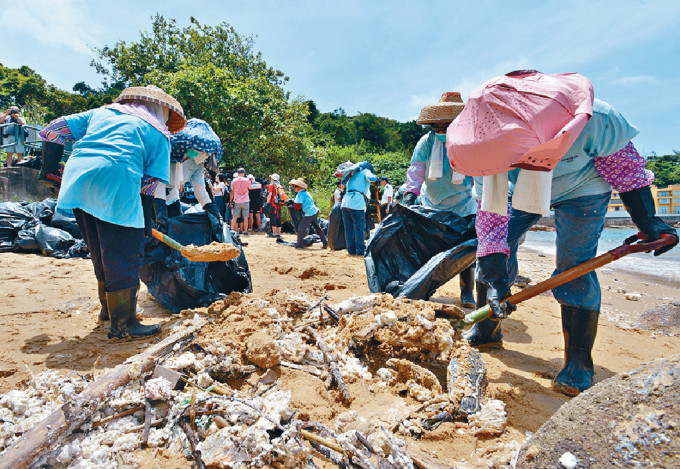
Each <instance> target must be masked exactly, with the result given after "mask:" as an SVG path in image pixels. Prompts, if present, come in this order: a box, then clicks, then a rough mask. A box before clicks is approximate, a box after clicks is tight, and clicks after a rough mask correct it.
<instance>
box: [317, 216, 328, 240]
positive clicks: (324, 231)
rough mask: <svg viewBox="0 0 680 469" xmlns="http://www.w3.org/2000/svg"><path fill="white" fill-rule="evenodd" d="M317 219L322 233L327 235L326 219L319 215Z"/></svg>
mask: <svg viewBox="0 0 680 469" xmlns="http://www.w3.org/2000/svg"><path fill="white" fill-rule="evenodd" d="M317 221H318V222H319V226H320V227H321V229H322V230H323V233H324V234H325V235H326V236H328V220H326V219H325V218H321V217H319V218H318V220H317Z"/></svg>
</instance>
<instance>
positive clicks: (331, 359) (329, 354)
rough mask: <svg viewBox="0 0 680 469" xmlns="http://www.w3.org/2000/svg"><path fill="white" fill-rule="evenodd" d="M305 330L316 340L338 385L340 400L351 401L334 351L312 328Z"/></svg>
mask: <svg viewBox="0 0 680 469" xmlns="http://www.w3.org/2000/svg"><path fill="white" fill-rule="evenodd" d="M305 331H306V332H307V334H309V335H311V336H312V337H313V338H314V340H315V341H316V346H317V347H319V349H320V350H321V352H322V353H323V356H324V359H325V360H326V363H327V364H328V366H329V368H330V369H331V376H332V377H333V379H334V380H335V384H336V385H337V386H338V389H339V390H340V394H341V396H342V400H343V401H344V402H345V403H348V404H349V403H350V402H352V396H350V394H349V391H348V390H347V386H345V381H344V380H343V379H342V374H340V368H338V363H337V360H336V357H335V353H334V352H333V351H331V349H330V348H329V347H328V345H326V342H324V340H323V339H322V338H321V336H320V335H319V334H317V333H316V331H315V330H314V329H312V328H311V327H307V328H306V329H305Z"/></svg>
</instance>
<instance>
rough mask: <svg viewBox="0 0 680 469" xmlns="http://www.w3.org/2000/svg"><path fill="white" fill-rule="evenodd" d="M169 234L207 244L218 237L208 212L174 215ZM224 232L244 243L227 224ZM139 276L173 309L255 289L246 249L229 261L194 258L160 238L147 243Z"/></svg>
mask: <svg viewBox="0 0 680 469" xmlns="http://www.w3.org/2000/svg"><path fill="white" fill-rule="evenodd" d="M168 235H169V236H170V237H171V238H173V239H174V240H176V241H177V242H179V243H180V244H182V245H188V244H194V245H196V246H203V245H206V244H210V243H211V242H212V241H214V240H215V239H214V238H213V234H212V230H211V227H210V223H209V221H208V218H207V217H206V215H205V213H186V214H183V215H180V216H178V217H174V218H171V219H170V220H169V222H168ZM223 236H224V242H225V243H231V244H233V245H235V246H237V247H240V244H239V242H238V240H237V238H236V237H235V236H233V235H232V232H231V230H230V229H229V227H228V226H227V225H226V224H225V225H224V226H223ZM139 277H140V279H141V280H142V282H144V283H145V284H146V286H147V288H148V289H149V293H151V294H152V295H153V296H154V298H156V299H157V300H158V301H159V302H160V303H161V304H162V305H163V306H165V307H166V308H168V309H169V310H171V311H172V312H173V313H179V312H180V311H182V310H183V309H188V308H198V307H203V306H209V305H210V304H212V303H213V302H215V301H217V300H220V299H224V298H225V297H226V296H227V295H228V294H229V293H231V292H233V291H238V292H243V293H249V292H251V291H252V282H251V278H250V270H249V268H248V263H247V261H246V258H245V254H244V253H243V252H241V255H240V256H239V257H238V258H236V259H233V260H231V261H228V262H191V261H189V260H187V259H186V258H184V257H182V255H181V254H180V253H179V252H177V251H176V250H174V249H170V248H169V247H167V246H165V245H164V244H162V243H160V242H159V241H156V240H151V241H149V243H148V244H147V248H146V250H145V255H144V264H143V265H142V269H141V272H140V274H139Z"/></svg>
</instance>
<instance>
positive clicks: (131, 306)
mask: <svg viewBox="0 0 680 469" xmlns="http://www.w3.org/2000/svg"><path fill="white" fill-rule="evenodd" d="M138 291H139V287H132V288H127V289H125V290H118V291H114V292H110V291H109V292H106V303H107V306H108V308H109V315H110V316H111V328H110V329H109V339H113V338H114V337H117V338H119V339H121V338H123V337H128V336H129V337H144V336H149V335H154V334H157V333H158V332H159V331H160V330H161V326H160V324H154V325H153V326H144V325H142V324H140V323H139V321H138V320H137V292H138Z"/></svg>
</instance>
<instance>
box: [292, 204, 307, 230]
mask: <svg viewBox="0 0 680 469" xmlns="http://www.w3.org/2000/svg"><path fill="white" fill-rule="evenodd" d="M288 211H289V212H290V221H291V222H292V223H293V227H294V228H295V233H297V229H298V225H299V224H300V222H301V221H302V210H295V209H294V208H293V207H288ZM306 234H307V233H305V235H306Z"/></svg>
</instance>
